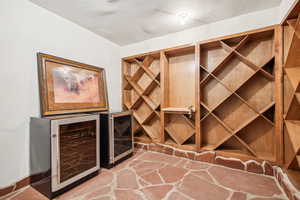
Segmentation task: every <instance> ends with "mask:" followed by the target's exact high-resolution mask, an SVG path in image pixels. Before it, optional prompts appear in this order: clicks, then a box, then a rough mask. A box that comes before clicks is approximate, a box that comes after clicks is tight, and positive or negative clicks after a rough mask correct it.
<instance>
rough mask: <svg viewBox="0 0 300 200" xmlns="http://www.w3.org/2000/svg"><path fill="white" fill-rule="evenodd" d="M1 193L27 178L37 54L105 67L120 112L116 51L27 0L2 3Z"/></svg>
mask: <svg viewBox="0 0 300 200" xmlns="http://www.w3.org/2000/svg"><path fill="white" fill-rule="evenodd" d="M0 24H1V28H0V112H1V113H0V188H1V187H4V186H8V185H9V184H12V183H14V182H16V181H18V180H20V179H22V178H24V177H27V176H28V175H29V117H30V116H39V95H38V80H37V62H36V53H37V52H44V53H48V54H53V55H56V56H60V57H64V58H68V59H72V60H76V61H79V62H83V63H87V64H91V65H96V66H101V67H105V68H106V72H107V79H108V80H107V81H108V92H109V102H110V106H111V108H113V109H118V108H120V101H121V98H120V85H121V83H120V48H119V46H117V45H115V44H113V43H112V42H110V41H108V40H106V39H103V38H101V37H99V36H97V35H95V34H94V33H91V32H89V31H87V30H86V29H84V28H81V27H80V26H78V25H75V24H73V23H71V22H70V21H67V20H65V19H63V18H61V17H59V16H57V15H55V14H53V13H51V12H49V11H47V10H45V9H42V8H40V7H38V6H36V5H34V4H32V3H30V2H29V1H27V0H1V1H0Z"/></svg>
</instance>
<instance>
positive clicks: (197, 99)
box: [195, 43, 201, 152]
mask: <svg viewBox="0 0 300 200" xmlns="http://www.w3.org/2000/svg"><path fill="white" fill-rule="evenodd" d="M195 68H196V69H195V76H196V77H195V84H196V85H195V93H196V94H195V134H196V135H195V140H196V150H197V151H198V152H199V151H200V148H201V124H200V116H201V115H200V113H201V110H200V109H201V106H200V98H201V92H200V73H201V72H200V44H198V43H197V44H196V45H195Z"/></svg>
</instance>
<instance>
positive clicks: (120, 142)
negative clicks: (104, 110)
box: [112, 115, 132, 161]
mask: <svg viewBox="0 0 300 200" xmlns="http://www.w3.org/2000/svg"><path fill="white" fill-rule="evenodd" d="M112 122H113V136H114V161H117V160H118V159H120V158H121V157H123V156H124V154H129V153H130V152H132V130H131V126H132V124H131V115H124V116H118V117H113V118H112Z"/></svg>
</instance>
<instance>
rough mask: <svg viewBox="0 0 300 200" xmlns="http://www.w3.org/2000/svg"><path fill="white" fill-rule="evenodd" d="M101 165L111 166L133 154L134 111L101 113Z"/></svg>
mask: <svg viewBox="0 0 300 200" xmlns="http://www.w3.org/2000/svg"><path fill="white" fill-rule="evenodd" d="M100 127H101V128H100V130H101V131H100V132H101V134H100V165H101V167H105V168H111V167H113V166H114V165H116V164H118V163H120V162H121V161H123V160H125V159H126V158H128V157H130V156H131V155H132V154H133V133H132V112H131V111H120V112H103V113H100Z"/></svg>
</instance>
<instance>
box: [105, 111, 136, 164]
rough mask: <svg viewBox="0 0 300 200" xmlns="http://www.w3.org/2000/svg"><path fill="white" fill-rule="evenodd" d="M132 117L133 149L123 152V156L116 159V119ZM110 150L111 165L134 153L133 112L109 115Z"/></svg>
mask: <svg viewBox="0 0 300 200" xmlns="http://www.w3.org/2000/svg"><path fill="white" fill-rule="evenodd" d="M128 115H130V120H131V122H130V123H131V145H132V148H131V149H130V150H128V151H125V152H123V153H122V154H120V155H118V156H116V157H115V155H114V154H115V152H114V149H115V146H114V139H115V138H114V118H115V117H121V116H128ZM109 137H110V138H109V148H110V153H109V163H110V164H113V163H115V162H117V161H118V160H120V159H121V158H123V157H125V156H127V155H128V154H130V153H132V152H133V149H134V143H133V139H134V137H133V117H132V111H126V112H124V113H123V112H122V113H118V114H117V115H114V114H109Z"/></svg>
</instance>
